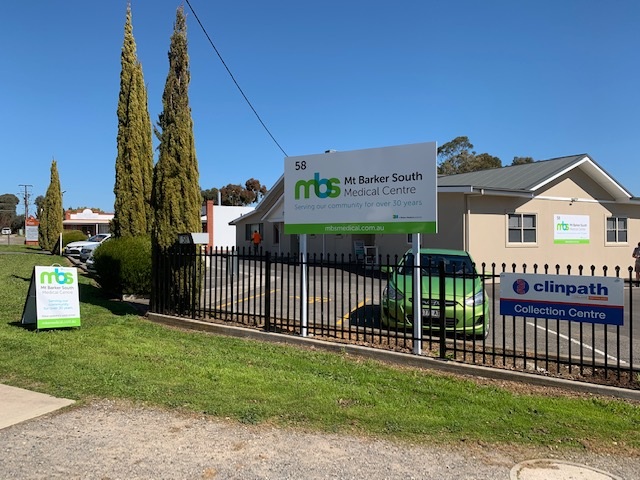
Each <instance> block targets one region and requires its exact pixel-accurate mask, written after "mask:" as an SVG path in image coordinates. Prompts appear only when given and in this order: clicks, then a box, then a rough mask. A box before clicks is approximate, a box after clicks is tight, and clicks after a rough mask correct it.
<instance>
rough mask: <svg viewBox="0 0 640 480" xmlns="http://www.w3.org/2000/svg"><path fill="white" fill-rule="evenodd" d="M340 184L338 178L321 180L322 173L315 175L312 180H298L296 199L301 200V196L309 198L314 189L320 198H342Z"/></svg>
mask: <svg viewBox="0 0 640 480" xmlns="http://www.w3.org/2000/svg"><path fill="white" fill-rule="evenodd" d="M339 184H340V180H338V179H337V178H335V177H334V178H320V172H316V173H314V174H313V178H312V179H311V180H298V181H297V182H296V187H295V198H296V200H299V199H300V197H301V196H304V198H307V199H308V198H309V197H310V196H311V190H312V187H313V193H314V194H315V196H316V197H318V198H336V197H339V196H340V187H338V186H336V185H339Z"/></svg>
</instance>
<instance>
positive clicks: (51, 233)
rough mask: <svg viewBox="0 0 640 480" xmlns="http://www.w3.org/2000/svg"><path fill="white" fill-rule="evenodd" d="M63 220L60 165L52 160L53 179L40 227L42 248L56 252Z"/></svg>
mask: <svg viewBox="0 0 640 480" xmlns="http://www.w3.org/2000/svg"><path fill="white" fill-rule="evenodd" d="M62 220H63V218H62V193H61V189H60V177H59V176H58V165H57V163H56V161H55V160H53V161H52V162H51V180H50V182H49V188H47V193H46V194H45V196H44V202H43V204H42V214H41V216H40V227H39V228H38V242H39V243H40V248H42V249H43V250H49V251H50V252H52V253H53V252H54V250H55V249H56V248H57V242H58V240H59V238H60V233H62Z"/></svg>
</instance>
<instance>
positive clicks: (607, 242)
mask: <svg viewBox="0 0 640 480" xmlns="http://www.w3.org/2000/svg"><path fill="white" fill-rule="evenodd" d="M609 220H614V221H615V229H609ZM620 220H624V223H625V228H624V229H620V226H619V225H620ZM609 232H614V234H615V240H609ZM620 232H625V236H626V238H625V239H624V240H620ZM604 243H605V245H624V246H628V245H629V217H626V216H623V215H607V216H605V218H604Z"/></svg>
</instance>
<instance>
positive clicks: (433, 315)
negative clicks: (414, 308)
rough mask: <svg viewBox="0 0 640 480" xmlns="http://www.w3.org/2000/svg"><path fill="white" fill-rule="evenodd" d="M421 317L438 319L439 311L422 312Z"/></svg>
mask: <svg viewBox="0 0 640 480" xmlns="http://www.w3.org/2000/svg"><path fill="white" fill-rule="evenodd" d="M422 316H423V317H424V318H440V310H423V311H422Z"/></svg>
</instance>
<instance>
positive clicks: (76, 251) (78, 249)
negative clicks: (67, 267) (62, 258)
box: [64, 233, 111, 257]
mask: <svg viewBox="0 0 640 480" xmlns="http://www.w3.org/2000/svg"><path fill="white" fill-rule="evenodd" d="M110 237H111V234H110V233H99V234H98V235H94V236H93V237H89V238H88V239H87V240H81V241H79V242H71V243H68V244H67V246H66V247H64V254H65V255H68V256H70V257H79V256H80V254H81V253H82V249H83V248H84V247H87V246H89V245H95V246H97V245H100V244H101V243H102V242H104V241H105V240H106V239H107V238H110Z"/></svg>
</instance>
